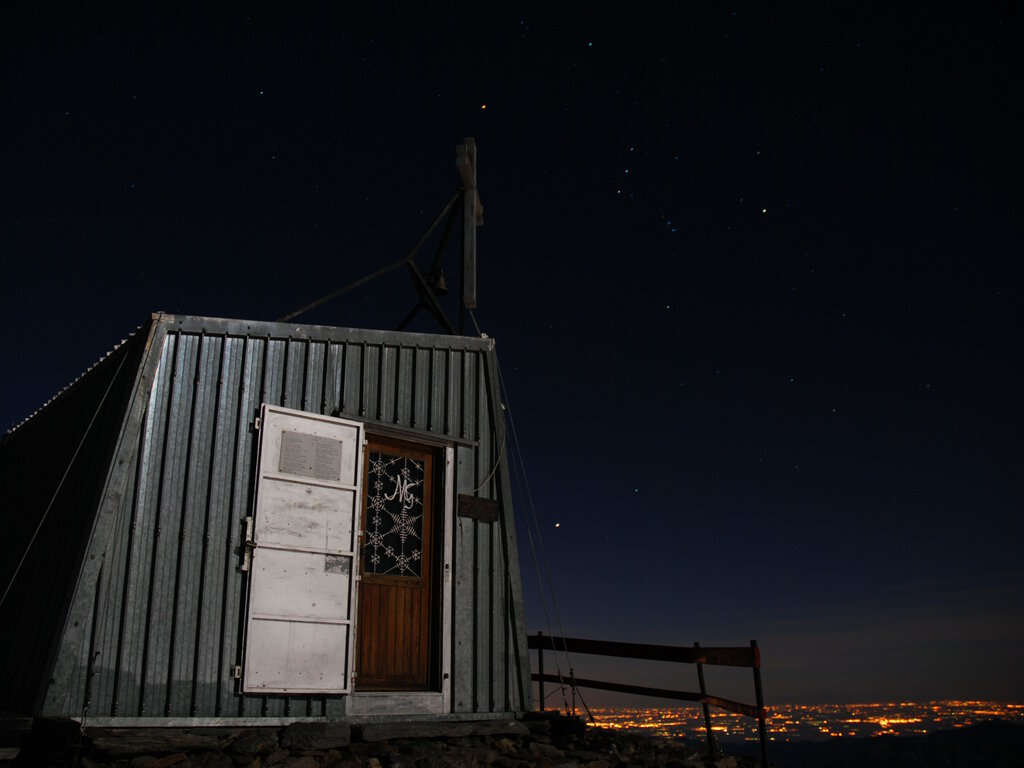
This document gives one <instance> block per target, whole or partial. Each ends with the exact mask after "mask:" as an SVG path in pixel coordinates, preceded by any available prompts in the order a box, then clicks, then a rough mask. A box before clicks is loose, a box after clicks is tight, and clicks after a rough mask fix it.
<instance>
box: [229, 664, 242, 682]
mask: <svg viewBox="0 0 1024 768" xmlns="http://www.w3.org/2000/svg"><path fill="white" fill-rule="evenodd" d="M231 674H232V676H233V677H234V678H235V680H241V679H242V667H241V666H240V665H238V664H236V665H235V668H234V669H233V670H231Z"/></svg>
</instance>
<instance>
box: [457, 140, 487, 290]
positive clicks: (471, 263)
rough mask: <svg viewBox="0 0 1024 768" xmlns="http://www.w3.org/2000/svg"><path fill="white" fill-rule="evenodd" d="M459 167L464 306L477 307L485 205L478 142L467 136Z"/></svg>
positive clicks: (458, 157)
mask: <svg viewBox="0 0 1024 768" xmlns="http://www.w3.org/2000/svg"><path fill="white" fill-rule="evenodd" d="M455 166H456V168H458V170H459V176H460V177H461V179H462V188H463V192H462V308H463V310H467V309H476V228H477V227H479V226H480V225H481V224H483V223H484V208H483V205H482V204H481V203H480V193H479V192H477V189H476V142H475V141H474V140H473V139H471V138H467V139H466V140H465V141H464V142H463V143H462V144H459V145H458V147H456V148H455Z"/></svg>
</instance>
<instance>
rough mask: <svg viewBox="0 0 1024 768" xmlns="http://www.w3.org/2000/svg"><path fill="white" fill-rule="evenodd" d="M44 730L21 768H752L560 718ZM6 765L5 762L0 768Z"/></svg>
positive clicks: (689, 747) (31, 742)
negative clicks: (32, 767) (269, 726)
mask: <svg viewBox="0 0 1024 768" xmlns="http://www.w3.org/2000/svg"><path fill="white" fill-rule="evenodd" d="M76 726H77V724H73V723H66V724H64V725H63V726H58V725H54V724H51V725H50V726H49V727H48V728H47V729H45V732H43V731H42V730H39V729H37V730H36V731H34V732H33V734H32V735H31V737H30V738H29V739H28V740H27V741H26V743H25V744H24V746H23V748H22V751H21V753H20V754H19V755H18V757H17V758H16V760H14V761H13V762H12V763H8V764H7V765H8V766H11V768H18V767H19V766H23V765H24V766H35V765H40V766H64V765H75V766H83V767H84V768H100V767H105V766H117V767H118V768H170V767H171V766H174V768H191V767H192V766H195V767H196V768H242V767H244V766H249V767H250V768H264V766H266V767H267V768H274V767H275V766H276V767H277V768H329V767H332V766H338V767H339V768H449V767H450V768H462V767H463V766H465V767H466V768H492V767H493V768H526V767H527V766H539V767H541V768H562V767H565V768H569V767H573V768H617V767H618V766H629V767H630V768H640V767H645V768H646V767H648V766H649V767H650V768H711V767H716V768H752V767H753V766H755V765H757V761H754V760H752V759H750V758H737V757H735V756H726V757H724V758H723V757H719V759H718V760H717V761H713V760H710V759H709V757H708V754H707V751H706V749H702V748H701V746H700V745H699V744H694V743H692V742H683V741H681V740H666V739H652V738H648V737H644V736H641V735H637V734H627V733H621V732H614V731H609V730H606V729H601V728H595V727H587V726H585V725H584V724H583V723H582V722H581V721H579V720H576V719H573V718H567V717H561V716H558V715H541V714H539V713H532V714H530V715H528V716H527V717H526V718H524V719H523V720H517V721H486V722H474V723H390V724H374V725H364V726H351V727H349V726H348V725H347V724H338V723H333V724H324V723H297V724H293V725H290V726H287V727H284V728H280V729H275V728H249V729H146V730H142V729H130V730H129V729H92V728H87V729H86V730H85V732H84V733H83V732H79V730H78V728H77V727H76ZM0 764H3V763H0Z"/></svg>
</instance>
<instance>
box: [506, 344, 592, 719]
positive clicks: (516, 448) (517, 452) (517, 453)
mask: <svg viewBox="0 0 1024 768" xmlns="http://www.w3.org/2000/svg"><path fill="white" fill-rule="evenodd" d="M497 368H498V379H499V384H500V387H501V392H502V398H503V399H504V401H505V405H506V409H507V411H508V415H509V426H510V427H511V432H512V443H513V450H512V452H511V455H512V457H513V459H514V460H513V463H512V465H513V467H515V463H516V460H518V463H519V470H520V472H521V473H522V479H523V485H524V487H525V496H526V499H527V502H528V506H529V508H530V513H531V516H532V520H533V527H534V528H536V530H537V537H538V539H539V541H540V552H541V557H540V561H543V565H544V570H545V573H546V574H547V583H548V585H549V589H550V591H551V595H550V597H551V603H552V608H553V610H554V613H555V620H556V622H557V624H558V631H559V636H560V637H562V638H564V637H565V630H564V629H563V627H562V617H561V612H560V611H559V609H558V599H557V597H556V595H555V592H554V586H553V584H554V582H553V580H552V578H551V568H550V565H549V563H548V559H547V552H546V550H545V548H544V539H543V535H542V534H541V529H540V522H539V520H538V519H537V509H536V505H535V504H534V501H533V492H532V490H531V489H530V483H529V478H528V477H527V473H526V462H525V460H524V459H523V454H522V448H521V444H520V442H519V433H518V431H517V430H516V425H515V417H514V415H513V413H512V404H511V401H510V398H509V395H508V390H507V388H506V387H505V377H504V374H503V373H502V372H501V363H500V362H498V363H497ZM527 535H528V538H529V541H530V551H531V553H532V554H533V556H534V567H535V569H537V579H538V583H539V584H540V587H541V604H542V606H543V608H544V617H545V621H546V623H547V625H548V631H549V632H550V631H551V619H550V616H549V615H548V611H547V603H546V599H545V597H546V595H545V593H544V580H543V578H542V577H541V575H540V571H539V565H538V562H539V561H538V558H537V553H536V550H535V548H534V543H533V535H532V532H531V529H530V527H529V526H527ZM552 634H553V633H552ZM552 650H554V651H556V653H555V670H556V672H557V674H558V677H559V680H561V681H563V682H562V686H563V694H562V697H563V705H564V706H565V708H566V711H568V702H567V701H565V693H564V685H565V683H564V677H563V675H562V670H561V665H560V664H559V662H558V654H557V650H558V649H557V648H554V644H552ZM561 650H562V653H563V654H564V655H565V661H566V665H567V666H568V665H569V664H570V662H571V659H570V658H569V652H568V650H567V649H566V647H565V644H564V642H563V645H562V649H561ZM581 700H582V697H581Z"/></svg>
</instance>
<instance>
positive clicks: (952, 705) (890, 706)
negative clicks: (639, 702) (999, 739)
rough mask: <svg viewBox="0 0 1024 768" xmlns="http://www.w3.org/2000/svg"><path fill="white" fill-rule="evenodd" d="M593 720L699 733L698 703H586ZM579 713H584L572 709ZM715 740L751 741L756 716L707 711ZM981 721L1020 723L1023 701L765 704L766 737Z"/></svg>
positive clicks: (921, 730) (906, 732) (900, 731)
mask: <svg viewBox="0 0 1024 768" xmlns="http://www.w3.org/2000/svg"><path fill="white" fill-rule="evenodd" d="M590 712H591V714H592V715H593V717H594V720H595V722H596V724H597V725H599V726H602V727H605V728H615V729H623V730H629V731H639V732H643V733H648V734H650V735H654V736H683V737H684V738H693V739H703V738H705V733H706V732H705V729H704V715H703V712H702V711H701V708H700V706H692V707H665V708H646V709H628V708H615V709H600V708H593V707H592V708H591V709H590ZM578 714H580V715H583V716H585V715H586V713H585V712H578ZM710 715H711V729H712V731H713V732H714V734H715V735H716V736H717V737H718V738H719V739H723V740H724V739H728V740H731V741H735V740H744V741H756V740H757V738H758V735H757V720H755V719H753V718H749V717H743V716H741V715H735V714H732V713H731V712H725V711H722V710H716V709H715V708H714V707H712V708H711V710H710ZM985 720H1008V721H1010V722H1016V723H1024V704H1006V703H1002V702H992V701H929V702H910V701H901V702H888V703H884V704H824V705H808V704H779V705H775V706H771V707H769V708H768V719H767V721H766V726H767V730H768V736H769V739H770V740H771V741H775V742H787V741H811V740H821V739H828V738H840V737H853V738H858V737H864V736H884V735H899V736H914V735H922V734H927V733H934V732H935V731H940V730H947V729H950V728H963V727H966V726H969V725H975V724H977V723H981V722H984V721H985Z"/></svg>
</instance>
